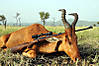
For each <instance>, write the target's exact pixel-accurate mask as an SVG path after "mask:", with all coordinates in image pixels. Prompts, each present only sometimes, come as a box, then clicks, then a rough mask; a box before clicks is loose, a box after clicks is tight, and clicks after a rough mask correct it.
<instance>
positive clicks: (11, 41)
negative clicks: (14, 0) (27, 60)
mask: <svg viewBox="0 0 99 66" xmlns="http://www.w3.org/2000/svg"><path fill="white" fill-rule="evenodd" d="M59 11H62V21H63V24H64V27H65V33H62V34H60V35H57V36H52V37H56V38H57V39H58V40H57V41H54V42H50V41H47V40H42V41H39V42H33V43H32V44H31V45H29V42H32V41H34V39H33V38H32V36H33V35H38V34H41V33H48V32H50V31H48V30H47V29H45V27H44V26H42V25H40V24H32V25H30V26H28V27H25V28H22V29H20V30H18V31H16V32H12V33H10V34H7V35H4V36H1V37H0V47H1V48H11V49H13V48H15V47H21V46H22V45H25V44H24V43H27V47H25V49H24V50H23V52H22V54H23V55H25V56H28V57H31V58H35V57H36V55H37V54H36V52H43V53H52V52H56V51H64V52H65V53H67V54H68V55H69V56H70V57H71V59H72V60H73V61H75V59H76V58H79V59H80V54H79V50H78V47H77V36H76V34H75V25H76V22H77V20H78V15H77V13H72V14H69V15H73V16H74V17H75V20H74V22H73V23H72V25H70V24H69V23H68V22H67V20H66V19H65V14H66V11H65V9H60V10H59ZM53 34H56V33H53ZM23 48H24V46H23ZM14 50H16V49H14Z"/></svg>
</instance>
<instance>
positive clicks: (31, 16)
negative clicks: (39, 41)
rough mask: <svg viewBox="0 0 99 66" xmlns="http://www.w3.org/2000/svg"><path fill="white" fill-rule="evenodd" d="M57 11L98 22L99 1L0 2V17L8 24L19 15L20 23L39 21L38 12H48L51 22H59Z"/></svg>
mask: <svg viewBox="0 0 99 66" xmlns="http://www.w3.org/2000/svg"><path fill="white" fill-rule="evenodd" d="M59 9H66V11H67V19H70V18H73V17H72V16H69V15H68V14H69V13H78V15H79V20H87V21H99V0H0V15H2V14H3V15H5V16H6V18H7V20H8V22H13V23H14V22H16V20H15V18H14V17H15V15H16V13H17V12H18V13H20V17H21V21H22V22H33V23H34V22H38V21H40V16H39V12H41V11H44V12H49V14H50V18H49V19H48V20H49V21H51V20H53V19H54V20H56V21H58V20H61V12H59V11H58V10H59Z"/></svg>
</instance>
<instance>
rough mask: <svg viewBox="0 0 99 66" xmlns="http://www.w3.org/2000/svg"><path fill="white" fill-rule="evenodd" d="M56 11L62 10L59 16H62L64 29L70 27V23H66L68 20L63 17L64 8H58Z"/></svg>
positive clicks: (64, 13)
mask: <svg viewBox="0 0 99 66" xmlns="http://www.w3.org/2000/svg"><path fill="white" fill-rule="evenodd" d="M58 11H61V12H62V16H61V17H62V22H63V24H64V27H65V29H68V28H70V24H69V23H68V21H67V20H66V18H65V15H66V10H65V9H59V10H58Z"/></svg>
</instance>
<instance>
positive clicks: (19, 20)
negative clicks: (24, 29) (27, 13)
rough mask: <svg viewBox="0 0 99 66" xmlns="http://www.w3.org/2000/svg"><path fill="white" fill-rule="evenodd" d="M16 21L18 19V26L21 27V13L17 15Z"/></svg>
mask: <svg viewBox="0 0 99 66" xmlns="http://www.w3.org/2000/svg"><path fill="white" fill-rule="evenodd" d="M15 19H16V25H18V23H19V26H21V18H20V13H18V12H17V13H16V16H15Z"/></svg>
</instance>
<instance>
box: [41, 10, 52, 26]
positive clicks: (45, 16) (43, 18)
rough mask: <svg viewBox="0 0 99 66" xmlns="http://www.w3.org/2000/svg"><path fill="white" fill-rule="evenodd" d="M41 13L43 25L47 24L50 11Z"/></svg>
mask: <svg viewBox="0 0 99 66" xmlns="http://www.w3.org/2000/svg"><path fill="white" fill-rule="evenodd" d="M39 14H40V18H41V21H42V22H43V25H45V20H46V19H48V18H49V16H50V14H49V13H48V12H46V13H45V12H39Z"/></svg>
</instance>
